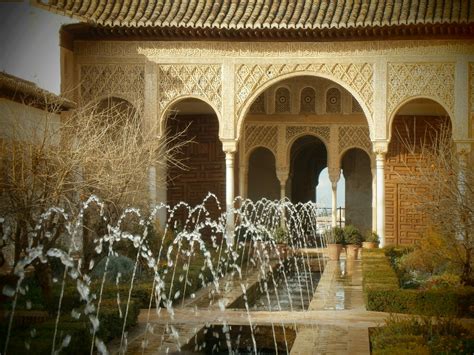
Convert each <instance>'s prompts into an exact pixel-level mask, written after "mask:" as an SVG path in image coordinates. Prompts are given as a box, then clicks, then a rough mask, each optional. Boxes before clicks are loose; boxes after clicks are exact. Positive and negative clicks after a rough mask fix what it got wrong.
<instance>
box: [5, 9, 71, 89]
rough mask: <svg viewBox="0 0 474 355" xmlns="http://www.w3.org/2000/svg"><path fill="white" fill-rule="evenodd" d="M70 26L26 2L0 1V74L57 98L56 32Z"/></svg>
mask: <svg viewBox="0 0 474 355" xmlns="http://www.w3.org/2000/svg"><path fill="white" fill-rule="evenodd" d="M72 22H74V21H73V20H72V19H70V18H69V17H65V16H60V15H56V14H52V13H50V12H48V11H45V10H42V9H38V8H36V7H33V6H31V5H30V4H29V1H1V2H0V34H1V40H0V71H4V72H7V73H8V74H12V75H15V76H18V77H20V78H22V79H26V80H29V81H32V82H34V83H36V84H37V85H38V86H40V87H41V88H43V89H46V90H48V91H51V92H54V93H56V94H59V88H60V69H59V29H60V27H61V25H62V24H66V23H72Z"/></svg>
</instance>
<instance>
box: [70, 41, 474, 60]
mask: <svg viewBox="0 0 474 355" xmlns="http://www.w3.org/2000/svg"><path fill="white" fill-rule="evenodd" d="M413 50H414V51H415V53H416V55H424V56H426V55H435V56H437V55H439V54H440V51H444V53H446V54H450V55H451V54H472V53H473V52H474V45H472V44H467V43H466V42H465V41H449V42H448V41H443V40H432V41H424V42H423V43H421V42H420V41H408V40H407V41H399V42H398V43H393V42H388V41H370V42H357V43H350V42H324V43H295V42H287V43H263V42H260V43H258V42H257V43H249V42H246V43H239V42H228V43H225V42H220V43H217V42H192V43H190V42H182V41H172V42H149V41H147V42H145V41H143V42H142V41H130V42H117V41H76V42H75V43H74V53H75V54H76V55H78V56H83V57H92V56H98V57H120V58H123V57H130V58H132V57H133V58H143V57H144V56H145V57H147V58H156V59H159V58H173V59H176V58H178V57H182V58H188V59H189V58H194V57H207V58H209V57H216V56H218V57H264V58H266V57H274V58H281V57H298V58H302V57H306V58H308V57H315V58H316V57H321V56H327V55H333V54H338V55H339V56H349V57H351V58H352V57H354V56H366V55H374V54H381V55H393V56H404V55H406V54H410V52H411V53H412V54H413V52H412V51H413Z"/></svg>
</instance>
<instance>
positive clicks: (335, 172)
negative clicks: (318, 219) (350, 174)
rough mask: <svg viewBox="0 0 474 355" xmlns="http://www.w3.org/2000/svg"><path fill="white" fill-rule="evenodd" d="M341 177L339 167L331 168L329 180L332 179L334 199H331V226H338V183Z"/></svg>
mask: <svg viewBox="0 0 474 355" xmlns="http://www.w3.org/2000/svg"><path fill="white" fill-rule="evenodd" d="M340 177H341V169H340V168H339V167H330V168H329V180H330V181H331V188H332V195H331V196H332V199H331V216H332V218H331V226H332V227H337V183H338V182H339V179H340Z"/></svg>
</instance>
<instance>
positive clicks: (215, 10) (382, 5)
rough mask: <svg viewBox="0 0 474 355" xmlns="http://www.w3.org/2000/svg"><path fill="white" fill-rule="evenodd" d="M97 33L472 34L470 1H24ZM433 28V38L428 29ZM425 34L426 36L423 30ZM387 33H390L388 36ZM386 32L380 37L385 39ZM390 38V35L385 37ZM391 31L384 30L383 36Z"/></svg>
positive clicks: (473, 22)
mask: <svg viewBox="0 0 474 355" xmlns="http://www.w3.org/2000/svg"><path fill="white" fill-rule="evenodd" d="M32 1H33V3H34V4H35V5H36V6H39V7H42V8H45V9H47V10H49V11H53V12H56V13H60V14H64V15H67V16H71V17H73V18H76V19H78V20H80V21H82V22H86V23H88V24H89V25H90V26H89V28H95V29H98V30H94V31H95V33H96V34H98V33H100V34H102V35H109V36H110V35H111V34H115V35H119V36H120V35H122V36H126V35H137V36H143V35H147V34H148V35H151V36H153V35H155V36H165V35H166V34H168V35H173V34H174V35H179V36H184V37H186V36H196V34H197V35H198V37H203V36H204V37H205V36H208V37H215V36H221V37H226V36H227V37H232V34H233V35H234V36H235V34H243V35H244V36H247V37H249V36H251V37H255V36H259V35H260V36H262V35H265V36H267V35H268V34H270V33H273V34H275V33H280V34H281V36H282V37H288V34H292V33H295V34H296V35H290V37H294V36H296V37H297V36H298V35H297V34H298V33H300V34H301V33H303V34H306V35H303V36H309V35H311V36H313V37H321V34H328V33H331V34H334V33H341V34H343V35H345V34H350V33H352V34H359V35H364V33H373V31H374V30H375V29H379V30H380V29H385V30H387V31H389V30H390V29H391V28H403V29H408V30H407V33H406V34H412V32H413V30H412V29H413V28H418V30H417V31H418V32H420V33H423V29H425V30H424V32H426V33H427V34H436V31H438V33H443V31H444V30H443V31H440V28H441V29H444V28H449V29H450V30H449V31H451V32H453V34H454V32H456V33H457V34H459V33H460V34H463V33H464V34H466V32H468V33H472V31H473V25H474V0H116V1H112V0H65V1H60V0H32ZM433 28H434V29H436V30H435V31H434V32H433V31H432V29H433ZM427 31H428V32H429V33H428V32H427ZM389 32H390V31H389ZM389 32H387V33H389ZM392 32H393V31H392ZM390 33H391V32H390Z"/></svg>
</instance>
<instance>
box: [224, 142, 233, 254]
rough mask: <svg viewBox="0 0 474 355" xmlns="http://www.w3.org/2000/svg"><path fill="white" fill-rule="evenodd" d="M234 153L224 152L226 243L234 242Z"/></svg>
mask: <svg viewBox="0 0 474 355" xmlns="http://www.w3.org/2000/svg"><path fill="white" fill-rule="evenodd" d="M234 155H235V152H234V151H226V152H225V202H226V209H227V210H226V211H227V219H226V238H227V243H229V245H230V244H233V242H234V227H235V226H234Z"/></svg>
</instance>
